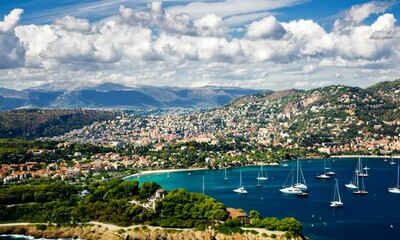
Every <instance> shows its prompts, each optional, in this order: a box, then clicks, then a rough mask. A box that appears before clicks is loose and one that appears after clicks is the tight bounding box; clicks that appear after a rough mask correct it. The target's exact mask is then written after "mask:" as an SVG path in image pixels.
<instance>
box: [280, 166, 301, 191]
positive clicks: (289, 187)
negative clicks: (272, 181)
mask: <svg viewBox="0 0 400 240" xmlns="http://www.w3.org/2000/svg"><path fill="white" fill-rule="evenodd" d="M293 171H294V166H293V167H292V169H291V170H290V173H289V175H288V177H287V178H286V181H285V183H284V184H283V186H282V188H281V189H279V191H280V192H281V193H286V194H301V193H302V192H303V191H301V190H300V189H299V188H297V187H295V186H294V173H293ZM289 178H290V179H291V184H290V185H287V184H286V183H287V182H288V180H289Z"/></svg>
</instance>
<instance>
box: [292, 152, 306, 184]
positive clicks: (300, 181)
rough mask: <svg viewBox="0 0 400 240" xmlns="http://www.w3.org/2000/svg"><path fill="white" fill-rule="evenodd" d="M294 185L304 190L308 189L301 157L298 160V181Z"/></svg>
mask: <svg viewBox="0 0 400 240" xmlns="http://www.w3.org/2000/svg"><path fill="white" fill-rule="evenodd" d="M294 187H295V188H298V189H300V190H302V191H307V185H306V180H305V179H304V174H303V170H302V169H301V165H300V162H299V159H297V160H296V183H295V184H294Z"/></svg>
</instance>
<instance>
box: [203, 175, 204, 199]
mask: <svg viewBox="0 0 400 240" xmlns="http://www.w3.org/2000/svg"><path fill="white" fill-rule="evenodd" d="M203 195H204V175H203Z"/></svg>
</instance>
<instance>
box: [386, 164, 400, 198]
mask: <svg viewBox="0 0 400 240" xmlns="http://www.w3.org/2000/svg"><path fill="white" fill-rule="evenodd" d="M399 171H400V165H399V162H397V185H396V187H392V188H388V191H389V192H391V193H400V185H399Z"/></svg>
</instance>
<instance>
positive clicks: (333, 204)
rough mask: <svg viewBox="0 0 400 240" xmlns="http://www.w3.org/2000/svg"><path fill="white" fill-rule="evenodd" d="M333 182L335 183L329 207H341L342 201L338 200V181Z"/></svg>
mask: <svg viewBox="0 0 400 240" xmlns="http://www.w3.org/2000/svg"><path fill="white" fill-rule="evenodd" d="M335 181H336V182H335V188H334V189H333V193H332V200H331V203H330V206H331V207H342V206H343V202H342V199H341V198H340V193H339V184H338V180H337V179H335Z"/></svg>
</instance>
